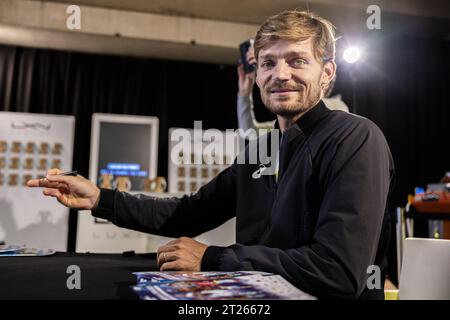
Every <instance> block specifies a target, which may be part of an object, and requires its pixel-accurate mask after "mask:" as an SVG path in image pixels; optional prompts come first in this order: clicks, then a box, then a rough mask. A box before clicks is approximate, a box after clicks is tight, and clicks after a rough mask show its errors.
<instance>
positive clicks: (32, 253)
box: [0, 244, 56, 257]
mask: <svg viewBox="0 0 450 320" xmlns="http://www.w3.org/2000/svg"><path fill="white" fill-rule="evenodd" d="M55 252H56V251H55V250H53V249H36V248H28V247H26V246H20V245H6V244H2V245H0V257H36V256H49V255H52V254H54V253H55Z"/></svg>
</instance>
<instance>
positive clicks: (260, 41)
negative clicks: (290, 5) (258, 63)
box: [254, 10, 336, 63]
mask: <svg viewBox="0 0 450 320" xmlns="http://www.w3.org/2000/svg"><path fill="white" fill-rule="evenodd" d="M310 37H312V45H313V53H314V57H315V58H316V60H317V61H319V62H320V63H323V62H326V61H330V60H334V58H335V53H336V45H335V42H336V38H335V28H334V26H333V24H332V23H331V22H330V21H328V20H326V19H324V18H321V17H319V16H317V15H315V14H313V13H311V12H306V11H299V10H289V11H283V12H281V13H279V14H276V15H274V16H271V17H269V18H267V19H266V21H265V22H264V23H263V24H262V25H261V27H260V28H259V30H258V32H257V33H256V38H255V43H254V48H255V57H256V59H257V60H258V55H259V52H260V51H261V50H262V49H264V48H266V47H267V46H269V44H270V43H272V42H273V41H276V40H279V39H284V40H289V41H304V40H307V39H309V38H310Z"/></svg>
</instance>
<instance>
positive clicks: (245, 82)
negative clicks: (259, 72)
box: [237, 47, 256, 97]
mask: <svg viewBox="0 0 450 320" xmlns="http://www.w3.org/2000/svg"><path fill="white" fill-rule="evenodd" d="M247 62H248V63H249V64H254V65H256V59H255V51H254V49H253V47H250V48H249V49H248V51H247ZM237 70H238V76H239V81H238V88H239V92H238V94H239V95H240V96H241V97H246V96H251V94H252V92H253V85H254V84H255V75H256V71H253V72H250V73H245V72H244V66H243V65H242V64H240V65H239V66H238V68H237Z"/></svg>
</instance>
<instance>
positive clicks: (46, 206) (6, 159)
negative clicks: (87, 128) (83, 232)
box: [0, 112, 75, 251]
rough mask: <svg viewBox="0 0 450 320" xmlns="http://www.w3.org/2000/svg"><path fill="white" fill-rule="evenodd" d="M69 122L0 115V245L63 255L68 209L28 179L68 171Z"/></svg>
mask: <svg viewBox="0 0 450 320" xmlns="http://www.w3.org/2000/svg"><path fill="white" fill-rule="evenodd" d="M74 128H75V118H74V117H73V116H61V115H47V114H31V113H18V112H0V241H4V242H6V243H8V244H18V245H26V246H29V247H35V248H49V249H55V250H60V251H65V250H67V236H68V217H69V209H68V208H66V207H64V206H62V205H61V204H59V203H58V202H57V201H56V200H55V199H54V198H50V197H44V196H43V195H42V189H39V188H28V187H26V182H27V181H28V180H30V179H35V178H42V177H45V175H46V172H47V170H49V169H50V168H59V169H61V170H62V171H70V170H72V154H73V140H74Z"/></svg>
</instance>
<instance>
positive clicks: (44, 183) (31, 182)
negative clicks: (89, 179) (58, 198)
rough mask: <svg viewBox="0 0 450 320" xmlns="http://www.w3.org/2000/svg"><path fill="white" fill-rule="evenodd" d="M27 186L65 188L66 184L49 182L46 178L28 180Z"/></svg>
mask: <svg viewBox="0 0 450 320" xmlns="http://www.w3.org/2000/svg"><path fill="white" fill-rule="evenodd" d="M27 186H28V187H31V188H67V184H65V183H60V182H51V181H48V179H47V178H42V179H31V180H28V182H27Z"/></svg>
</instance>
